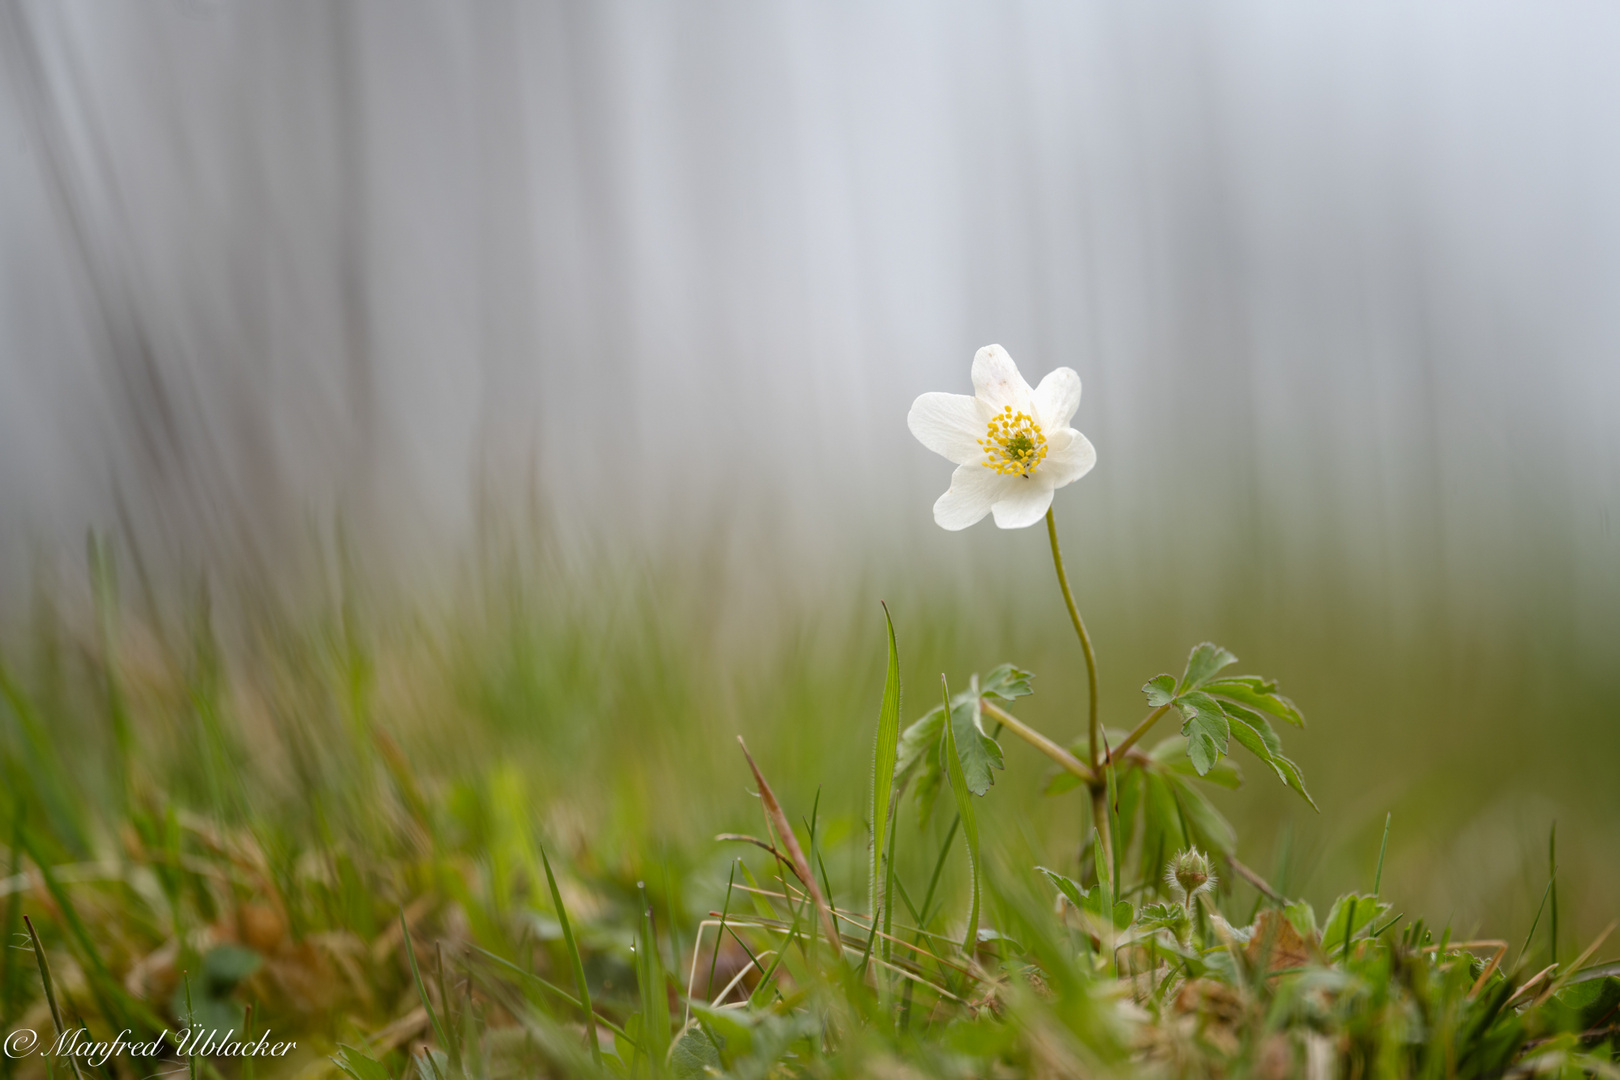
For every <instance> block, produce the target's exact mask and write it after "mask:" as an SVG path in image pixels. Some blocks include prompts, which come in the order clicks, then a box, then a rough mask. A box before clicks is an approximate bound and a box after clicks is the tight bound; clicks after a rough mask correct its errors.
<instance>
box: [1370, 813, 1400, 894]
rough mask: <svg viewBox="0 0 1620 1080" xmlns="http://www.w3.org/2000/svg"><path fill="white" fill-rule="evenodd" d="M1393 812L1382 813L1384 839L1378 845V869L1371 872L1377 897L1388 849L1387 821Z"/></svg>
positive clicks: (1382, 882) (1382, 880)
mask: <svg viewBox="0 0 1620 1080" xmlns="http://www.w3.org/2000/svg"><path fill="white" fill-rule="evenodd" d="M1394 816H1395V812H1394V811H1393V810H1392V811H1389V812H1387V813H1386V814H1384V839H1383V841H1382V842H1380V843H1379V845H1378V869H1377V871H1376V872H1374V874H1373V896H1374V897H1377V896H1378V894H1379V892H1380V891H1381V889H1382V887H1383V884H1384V852H1386V851H1388V850H1389V822H1390V819H1391V818H1393V817H1394Z"/></svg>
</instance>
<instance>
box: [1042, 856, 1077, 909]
mask: <svg viewBox="0 0 1620 1080" xmlns="http://www.w3.org/2000/svg"><path fill="white" fill-rule="evenodd" d="M1035 869H1037V870H1039V871H1040V872H1041V873H1043V874H1045V875H1046V878H1047V880H1048V881H1050V882H1051V883H1052V884H1053V885H1056V886H1057V891H1058V892H1060V893H1062V894H1063V897H1064V899H1066V900H1068V901H1069V903H1071V904H1073V905H1074V906H1075V907H1077V908H1078V907H1083V906H1084V905H1085V902H1086V890H1084V889H1082V888H1081V887H1080V884H1079V883H1078V882H1077V881H1075V880H1074V879H1073V878H1071V877H1067V876H1065V875H1063V874H1060V873H1058V872H1057V871H1056V870H1048V869H1047V868H1046V867H1044V866H1037V867H1036V868H1035Z"/></svg>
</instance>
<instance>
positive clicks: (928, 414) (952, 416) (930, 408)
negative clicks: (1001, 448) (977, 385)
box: [906, 394, 990, 465]
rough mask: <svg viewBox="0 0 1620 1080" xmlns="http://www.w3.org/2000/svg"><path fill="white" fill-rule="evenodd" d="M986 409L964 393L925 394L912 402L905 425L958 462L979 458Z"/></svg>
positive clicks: (982, 455)
mask: <svg viewBox="0 0 1620 1080" xmlns="http://www.w3.org/2000/svg"><path fill="white" fill-rule="evenodd" d="M988 411H989V410H988V409H986V408H985V407H984V406H982V405H980V404H979V401H978V399H977V398H972V397H969V396H968V395H966V394H924V395H922V396H921V397H919V398H918V399H917V400H916V401H914V402H912V403H911V412H910V413H909V414H908V415H907V416H906V426H908V427H910V428H911V433H912V434H913V435H915V436H917V441H918V442H920V443H922V444H923V445H924V446H926V447H928V449H930V450H932V451H933V452H934V453H936V454H943V455H944V456H945V457H947V458H949V459H950V460H951V461H952V462H953V463H955V464H957V465H966V464H967V463H968V462H970V461H979V460H981V459H983V457H984V448H983V447H981V446H980V445H979V440H980V439H982V438H983V437H984V431H985V425H986V424H987V423H989V419H990V418H989V416H988V415H986V414H987V413H988Z"/></svg>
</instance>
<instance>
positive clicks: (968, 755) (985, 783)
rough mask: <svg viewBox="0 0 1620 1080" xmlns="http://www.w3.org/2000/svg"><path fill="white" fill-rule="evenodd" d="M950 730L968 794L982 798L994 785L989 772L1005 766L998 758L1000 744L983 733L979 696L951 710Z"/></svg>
mask: <svg viewBox="0 0 1620 1080" xmlns="http://www.w3.org/2000/svg"><path fill="white" fill-rule="evenodd" d="M951 727H952V729H953V734H954V735H955V739H956V750H957V753H958V754H960V755H961V758H962V775H963V778H964V779H965V780H966V781H967V787H968V790H969V791H971V792H973V794H975V795H979V796H983V795H984V793H985V792H987V791H989V790H990V787H991V785H992V784H994V783H995V782H996V778H995V776H994V775H993V774H992V772H991V770H992V769H1003V768H1005V767H1006V766H1005V765H1004V763H1003V760H1002V756H1001V744H1000V743H998V742H996V740H994V739H992V738H991V737H990V736H988V735H986V734H985V733H984V730H983V728H982V727H981V721H980V719H979V696H978V695H977V694H975V695H973V696H972V697H971V698H970V699H968V700H967V701H963V702H960V703H958V704H955V705H953V706H952V707H951Z"/></svg>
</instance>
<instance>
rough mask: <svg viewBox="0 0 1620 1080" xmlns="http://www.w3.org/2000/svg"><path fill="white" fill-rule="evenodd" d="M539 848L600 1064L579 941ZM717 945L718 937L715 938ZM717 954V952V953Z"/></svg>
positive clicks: (542, 848)
mask: <svg viewBox="0 0 1620 1080" xmlns="http://www.w3.org/2000/svg"><path fill="white" fill-rule="evenodd" d="M535 846H536V847H538V848H539V849H540V865H541V866H543V867H544V868H545V871H546V884H547V885H548V886H549V887H550V888H551V903H552V906H553V907H555V908H556V909H557V922H558V924H559V925H560V926H561V927H562V935H563V946H564V947H565V948H567V950H568V962H569V963H570V964H571V965H573V968H574V985H575V986H576V987H577V988H578V989H579V1001H580V1009H581V1010H582V1011H583V1012H584V1013H585V1037H586V1038H587V1039H589V1040H590V1043H591V1061H593V1062H594V1063H595V1064H597V1065H598V1066H600V1065H601V1064H602V1047H601V1046H600V1045H598V1043H597V1040H596V1014H595V1013H594V1012H592V1011H591V988H590V986H589V985H588V984H587V983H586V981H585V961H584V959H583V958H582V957H581V956H580V955H579V943H578V942H577V941H575V940H574V929H573V927H572V926H570V925H569V922H568V910H567V909H566V908H564V907H563V901H562V893H561V892H559V891H558V890H557V878H556V875H554V874H553V873H552V872H551V860H550V859H549V858H547V857H546V846H545V845H544V844H540V843H536V844H535ZM726 895H727V897H728V898H729V896H730V895H731V889H730V886H727V889H726ZM715 940H716V943H717V945H718V941H719V939H718V938H716V939H715ZM717 955H718V954H717Z"/></svg>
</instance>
